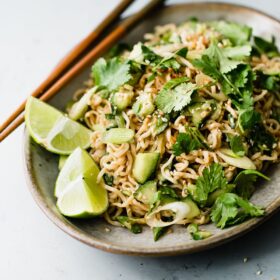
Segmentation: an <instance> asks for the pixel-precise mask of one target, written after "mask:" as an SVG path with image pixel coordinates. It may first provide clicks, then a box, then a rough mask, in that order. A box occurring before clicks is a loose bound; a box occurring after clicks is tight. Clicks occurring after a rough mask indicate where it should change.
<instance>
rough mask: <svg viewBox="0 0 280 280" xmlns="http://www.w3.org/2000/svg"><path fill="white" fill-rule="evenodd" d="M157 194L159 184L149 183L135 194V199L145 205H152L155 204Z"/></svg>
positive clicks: (139, 188)
mask: <svg viewBox="0 0 280 280" xmlns="http://www.w3.org/2000/svg"><path fill="white" fill-rule="evenodd" d="M156 192H157V182H156V181H148V182H146V183H145V184H144V185H141V186H139V187H138V189H137V190H136V191H135V193H134V197H135V198H136V199H137V200H138V201H141V202H143V203H144V204H152V203H153V202H154V199H155V194H156Z"/></svg>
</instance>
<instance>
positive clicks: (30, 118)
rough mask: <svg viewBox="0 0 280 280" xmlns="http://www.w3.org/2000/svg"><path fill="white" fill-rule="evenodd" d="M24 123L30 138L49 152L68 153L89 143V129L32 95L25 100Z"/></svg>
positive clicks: (84, 147)
mask: <svg viewBox="0 0 280 280" xmlns="http://www.w3.org/2000/svg"><path fill="white" fill-rule="evenodd" d="M25 123H26V126H27V128H28V131H29V133H30V135H31V136H32V138H33V139H34V140H35V141H36V142H37V143H38V144H41V145H42V146H44V147H45V148H46V149H47V150H48V151H50V152H53V153H57V154H62V155H68V154H70V153H72V152H73V151H74V150H75V149H76V148H77V147H81V148H83V149H86V148H88V147H89V145H90V135H91V131H90V130H89V129H87V128H86V127H84V126H83V125H81V124H80V123H78V122H75V121H73V120H71V119H69V118H67V117H66V116H64V115H63V113H62V112H60V111H58V110H57V109H55V108H54V107H52V106H50V105H48V104H46V103H44V102H42V101H40V100H39V99H36V98H34V97H29V98H28V100H27V103H26V107H25Z"/></svg>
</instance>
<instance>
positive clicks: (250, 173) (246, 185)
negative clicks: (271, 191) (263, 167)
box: [234, 169, 270, 199]
mask: <svg viewBox="0 0 280 280" xmlns="http://www.w3.org/2000/svg"><path fill="white" fill-rule="evenodd" d="M258 177H260V178H263V179H265V180H268V181H269V180H270V179H269V178H268V177H267V176H265V175H263V174H262V173H260V172H259V171H257V170H250V169H248V170H243V171H241V172H239V173H238V175H237V176H236V177H235V179H234V184H235V191H236V193H237V194H238V195H239V196H241V197H242V198H245V199H249V198H250V197H251V195H252V194H253V192H254V190H255V187H254V186H253V184H254V183H255V182H256V181H257V178H258Z"/></svg>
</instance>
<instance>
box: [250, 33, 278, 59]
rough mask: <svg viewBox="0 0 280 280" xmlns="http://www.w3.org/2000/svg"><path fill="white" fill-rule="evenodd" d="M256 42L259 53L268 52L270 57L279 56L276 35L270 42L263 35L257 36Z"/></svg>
mask: <svg viewBox="0 0 280 280" xmlns="http://www.w3.org/2000/svg"><path fill="white" fill-rule="evenodd" d="M254 43H255V48H256V50H257V52H258V54H266V55H267V56H268V57H270V58H272V57H275V56H279V51H278V48H277V46H276V44H275V37H272V38H271V42H270V41H267V40H265V39H263V38H261V37H258V36H255V37H254Z"/></svg>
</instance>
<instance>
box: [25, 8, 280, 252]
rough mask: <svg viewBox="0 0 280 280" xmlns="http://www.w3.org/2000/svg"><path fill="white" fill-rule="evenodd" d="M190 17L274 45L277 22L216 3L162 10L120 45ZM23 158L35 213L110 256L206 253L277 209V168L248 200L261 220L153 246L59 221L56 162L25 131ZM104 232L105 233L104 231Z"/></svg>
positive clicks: (177, 234) (98, 226)
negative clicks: (224, 23) (238, 26)
mask: <svg viewBox="0 0 280 280" xmlns="http://www.w3.org/2000/svg"><path fill="white" fill-rule="evenodd" d="M190 17H197V18H198V19H200V20H202V21H203V20H218V19H227V20H232V21H236V22H239V23H244V24H248V25H249V26H251V27H253V29H254V32H255V34H257V35H261V36H265V37H270V36H271V35H274V36H276V39H277V40H278V42H279V36H280V35H279V34H280V22H279V21H277V20H275V19H273V18H272V17H270V16H268V15H265V14H263V13H261V12H259V11H256V10H253V9H250V8H246V7H241V6H235V5H230V4H217V3H196V4H179V5H172V6H167V7H165V8H163V9H161V10H160V11H158V12H157V13H156V14H155V13H154V14H153V15H152V16H151V17H150V18H147V19H146V20H145V21H143V22H142V23H141V24H139V25H138V26H137V27H136V28H135V29H133V30H132V31H131V32H130V33H129V34H128V35H127V36H126V37H125V38H124V39H123V41H125V42H128V43H136V42H137V41H139V40H142V38H143V34H144V33H146V32H150V31H152V30H153V28H154V26H156V25H159V24H165V23H170V22H174V23H180V22H182V21H185V20H187V19H188V18H190ZM89 71H90V70H89V68H88V69H85V71H84V72H83V73H81V74H79V75H78V76H76V77H75V78H74V79H73V80H72V81H71V82H70V83H69V84H68V85H67V86H65V87H64V88H63V89H62V90H61V92H60V93H59V94H58V95H57V96H56V97H55V98H53V99H52V100H51V101H50V103H51V104H52V105H54V106H55V107H57V108H59V109H63V108H64V107H65V104H66V103H67V101H68V100H69V99H70V98H71V96H72V95H73V92H74V91H75V90H76V89H78V88H79V87H80V86H81V85H82V82H83V81H84V80H86V79H87V77H88V74H89ZM24 158H25V168H26V174H27V176H26V177H27V181H28V185H29V187H30V190H31V192H32V194H33V196H34V198H35V200H36V201H37V203H38V205H39V206H40V208H41V209H42V210H43V211H44V212H45V213H46V215H47V216H48V217H49V218H50V219H51V220H52V221H53V222H54V223H55V224H56V225H57V226H59V227H60V228H61V229H62V230H64V231H65V232H66V233H68V234H70V235H71V236H73V237H75V238H76V239H78V240H80V241H82V242H84V243H86V244H88V245H90V246H93V247H96V248H99V249H102V250H105V251H110V252H113V253H121V254H130V255H177V254H181V253H191V252H195V251H200V250H205V249H207V248H211V247H214V246H217V245H220V244H222V243H224V242H226V241H229V240H231V239H233V238H235V237H237V236H239V235H241V234H244V233H245V232H247V231H249V230H251V229H252V228H254V227H255V226H256V225H258V224H260V223H261V222H263V221H264V220H265V219H267V218H268V217H269V216H271V215H272V214H273V213H274V212H276V210H277V209H278V208H279V207H280V178H279V176H277V173H278V174H279V168H280V166H279V165H278V166H275V167H273V168H272V170H270V174H269V175H270V176H271V181H270V182H268V183H264V182H261V183H260V185H259V186H258V188H257V191H256V192H255V194H254V195H253V197H252V201H253V202H254V203H256V204H258V205H262V206H264V207H265V208H266V212H267V214H266V216H265V217H263V218H254V219H251V220H249V221H247V222H245V223H243V224H241V225H237V226H234V227H231V228H228V229H225V230H220V229H217V228H216V227H215V226H213V225H206V226H204V228H206V229H207V230H209V231H211V232H213V233H214V235H213V237H211V238H209V239H205V240H201V241H194V240H192V239H191V238H190V236H189V234H187V232H186V228H185V227H180V226H178V227H174V232H173V233H172V234H167V235H166V236H164V237H163V238H161V239H160V240H159V241H157V242H154V241H153V236H152V232H151V230H150V229H149V228H144V230H143V233H142V234H132V233H130V232H129V231H128V230H126V229H124V228H119V227H113V226H110V225H108V224H107V223H105V221H104V220H102V219H98V218H97V219H91V220H74V219H67V218H65V217H63V216H62V215H61V214H60V213H59V212H58V210H57V209H56V206H55V198H54V196H53V190H54V183H55V180H56V177H57V174H58V169H57V163H58V157H57V156H55V155H53V154H50V153H49V152H47V151H46V150H44V149H42V148H41V147H40V146H38V145H37V144H35V143H34V142H33V141H32V140H31V139H30V137H29V135H28V133H27V132H25V140H24ZM107 228H109V229H110V231H108V230H106V229H107Z"/></svg>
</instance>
